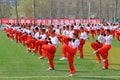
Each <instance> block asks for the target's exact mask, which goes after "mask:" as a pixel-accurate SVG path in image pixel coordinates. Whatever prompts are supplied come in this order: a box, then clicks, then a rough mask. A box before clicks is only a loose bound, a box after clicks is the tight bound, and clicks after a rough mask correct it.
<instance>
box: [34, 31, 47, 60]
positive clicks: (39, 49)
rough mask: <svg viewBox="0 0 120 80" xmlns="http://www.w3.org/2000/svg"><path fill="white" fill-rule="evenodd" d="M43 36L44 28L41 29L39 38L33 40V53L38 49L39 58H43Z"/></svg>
mask: <svg viewBox="0 0 120 80" xmlns="http://www.w3.org/2000/svg"><path fill="white" fill-rule="evenodd" d="M45 38H46V34H45V29H41V30H40V35H39V39H38V40H37V41H36V42H35V48H34V54H36V53H37V51H39V54H40V59H42V58H44V56H43V55H42V45H43V44H46V40H45Z"/></svg>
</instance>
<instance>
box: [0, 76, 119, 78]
mask: <svg viewBox="0 0 120 80" xmlns="http://www.w3.org/2000/svg"><path fill="white" fill-rule="evenodd" d="M66 77H68V76H13V77H12V76H11V77H9V76H0V79H2V78H3V79H5V78H6V79H24V78H66ZM73 77H80V78H82V77H83V78H120V76H73Z"/></svg>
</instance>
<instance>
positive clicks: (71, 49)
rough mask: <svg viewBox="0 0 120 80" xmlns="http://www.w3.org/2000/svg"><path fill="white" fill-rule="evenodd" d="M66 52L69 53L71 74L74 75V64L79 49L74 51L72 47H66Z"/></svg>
mask: <svg viewBox="0 0 120 80" xmlns="http://www.w3.org/2000/svg"><path fill="white" fill-rule="evenodd" d="M66 50H67V52H68V64H69V68H70V74H74V73H75V72H76V70H75V67H74V65H73V63H74V56H75V54H76V52H77V49H74V48H72V47H71V46H66Z"/></svg>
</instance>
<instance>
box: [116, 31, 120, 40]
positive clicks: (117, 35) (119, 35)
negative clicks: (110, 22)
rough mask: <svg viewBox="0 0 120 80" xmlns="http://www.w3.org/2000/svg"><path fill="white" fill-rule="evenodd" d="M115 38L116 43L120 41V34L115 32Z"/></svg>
mask: <svg viewBox="0 0 120 80" xmlns="http://www.w3.org/2000/svg"><path fill="white" fill-rule="evenodd" d="M116 38H117V40H118V41H120V32H118V31H116Z"/></svg>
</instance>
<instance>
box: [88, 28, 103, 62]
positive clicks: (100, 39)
mask: <svg viewBox="0 0 120 80" xmlns="http://www.w3.org/2000/svg"><path fill="white" fill-rule="evenodd" d="M96 33H97V35H98V38H97V40H96V42H91V43H90V45H91V47H92V49H93V50H94V51H96V50H98V49H99V48H101V47H102V46H103V43H104V36H103V34H100V30H97V32H96ZM96 56H97V63H101V58H100V54H99V53H97V54H96Z"/></svg>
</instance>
